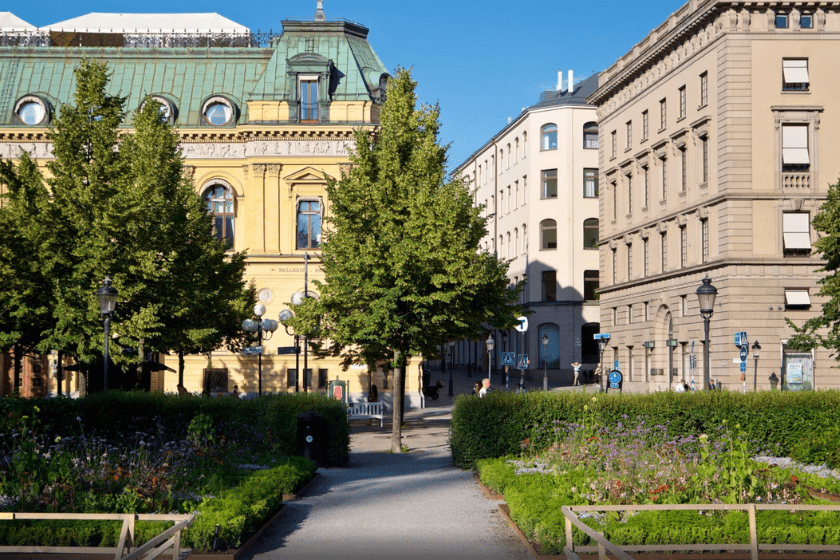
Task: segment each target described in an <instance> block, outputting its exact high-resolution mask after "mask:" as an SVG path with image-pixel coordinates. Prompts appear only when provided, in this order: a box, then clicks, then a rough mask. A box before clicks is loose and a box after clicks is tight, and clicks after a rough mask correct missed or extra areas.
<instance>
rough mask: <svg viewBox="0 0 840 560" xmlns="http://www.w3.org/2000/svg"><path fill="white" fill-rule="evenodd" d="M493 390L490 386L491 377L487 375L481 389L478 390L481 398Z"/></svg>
mask: <svg viewBox="0 0 840 560" xmlns="http://www.w3.org/2000/svg"><path fill="white" fill-rule="evenodd" d="M492 390H493V388H492V387H490V379H488V378H487V377H485V378H484V379H482V380H481V390H480V391H479V392H478V396H479V398H482V399H483V398H484V396H485V395H486V394H487V393H489V392H490V391H492Z"/></svg>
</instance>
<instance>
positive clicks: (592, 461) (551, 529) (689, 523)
mask: <svg viewBox="0 0 840 560" xmlns="http://www.w3.org/2000/svg"><path fill="white" fill-rule="evenodd" d="M773 447H775V446H773ZM520 449H521V455H520V456H518V457H514V456H509V457H505V458H499V459H483V460H480V461H478V463H477V467H478V472H479V474H480V476H481V480H482V482H483V483H484V484H486V485H487V486H488V487H490V488H491V489H493V490H495V491H497V492H500V493H501V494H503V495H504V497H505V501H506V502H507V503H508V505H509V507H510V511H511V517H512V518H513V519H514V521H516V523H517V525H518V526H519V528H520V529H521V530H522V532H523V533H524V534H525V535H526V536H527V537H528V538H530V539H531V540H533V541H534V542H536V543H538V544H539V546H540V548H541V550H542V552H543V553H558V552H560V551H562V549H563V546H564V545H565V544H566V543H565V534H564V517H563V514H562V513H561V512H560V507H561V506H562V505H606V504H618V505H627V504H704V503H709V504H712V503H715V504H717V503H732V504H735V503H738V504H743V503H784V504H805V503H814V504H818V503H829V502H826V501H820V500H817V499H814V498H813V497H812V490H815V491H816V492H819V493H822V494H838V493H840V481H838V480H836V479H831V478H829V479H826V478H821V477H818V476H816V475H813V474H808V473H803V472H801V471H798V470H791V469H787V468H780V467H778V466H771V465H768V464H766V463H761V462H757V461H754V460H753V456H754V455H755V454H756V453H761V454H763V455H769V454H770V450H768V449H766V448H765V447H764V445H763V442H761V441H759V440H757V439H750V438H749V436H748V434H747V433H746V432H745V431H744V430H743V428H742V426H741V425H740V424H735V425H731V424H730V423H728V422H727V421H726V420H723V421H721V423H720V424H719V425H718V426H716V427H715V428H713V429H711V430H709V432H708V433H702V434H700V435H699V436H695V435H694V434H691V433H689V434H683V433H681V431H680V430H679V429H674V426H673V425H672V424H670V423H669V422H668V421H665V422H664V423H661V424H652V423H651V422H650V420H649V418H648V417H644V416H636V417H634V418H631V417H630V416H629V415H623V416H620V417H619V419H618V420H617V421H615V422H614V423H609V424H608V423H606V422H605V421H604V419H603V416H602V409H601V407H600V403H599V402H598V398H590V399H589V402H588V403H587V404H585V405H583V407H582V409H581V415H580V416H579V417H578V419H577V421H576V422H565V421H560V420H552V421H551V422H547V423H542V424H537V425H533V426H531V427H530V429H529V436H528V437H527V438H525V439H524V440H523V441H522V442H521V444H520ZM580 517H581V518H582V519H583V520H584V522H585V523H586V524H587V525H589V526H590V527H593V528H595V529H596V530H598V531H603V532H604V534H605V536H606V537H607V538H608V539H609V540H610V541H612V542H613V543H615V544H619V545H622V544H640V545H648V544H695V543H696V544H700V543H704V544H711V543H716V544H717V543H719V544H728V543H746V542H749V533H748V523H747V515H746V513H744V512H738V511H732V512H714V511H705V512H700V513H698V512H693V511H662V512H659V511H649V512H633V511H628V512H621V513H618V512H610V513H592V514H585V513H581V514H580ZM757 523H758V537H759V541H760V542H765V543H780V544H781V543H783V544H840V514H838V513H836V512H832V513H823V512H807V513H806V512H796V513H788V512H783V511H761V512H759V513H758V514H757ZM573 540H574V544H575V545H576V546H580V545H591V544H593V543H592V542H590V540H589V538H588V537H586V536H585V535H584V534H583V533H582V532H580V531H578V530H575V531H574V532H573Z"/></svg>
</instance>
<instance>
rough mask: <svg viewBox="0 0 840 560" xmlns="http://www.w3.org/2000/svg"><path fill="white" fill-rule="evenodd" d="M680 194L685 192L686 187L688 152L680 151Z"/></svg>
mask: <svg viewBox="0 0 840 560" xmlns="http://www.w3.org/2000/svg"><path fill="white" fill-rule="evenodd" d="M680 172H681V173H682V175H681V176H680V192H685V190H686V188H687V187H688V150H686V149H685V148H683V149H682V150H680Z"/></svg>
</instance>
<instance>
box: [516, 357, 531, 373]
mask: <svg viewBox="0 0 840 560" xmlns="http://www.w3.org/2000/svg"><path fill="white" fill-rule="evenodd" d="M516 369H528V354H519V360H517V364H516Z"/></svg>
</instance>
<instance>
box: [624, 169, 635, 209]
mask: <svg viewBox="0 0 840 560" xmlns="http://www.w3.org/2000/svg"><path fill="white" fill-rule="evenodd" d="M625 178H626V179H627V214H628V215H631V214H632V213H633V175H630V174H627V175H625Z"/></svg>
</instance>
